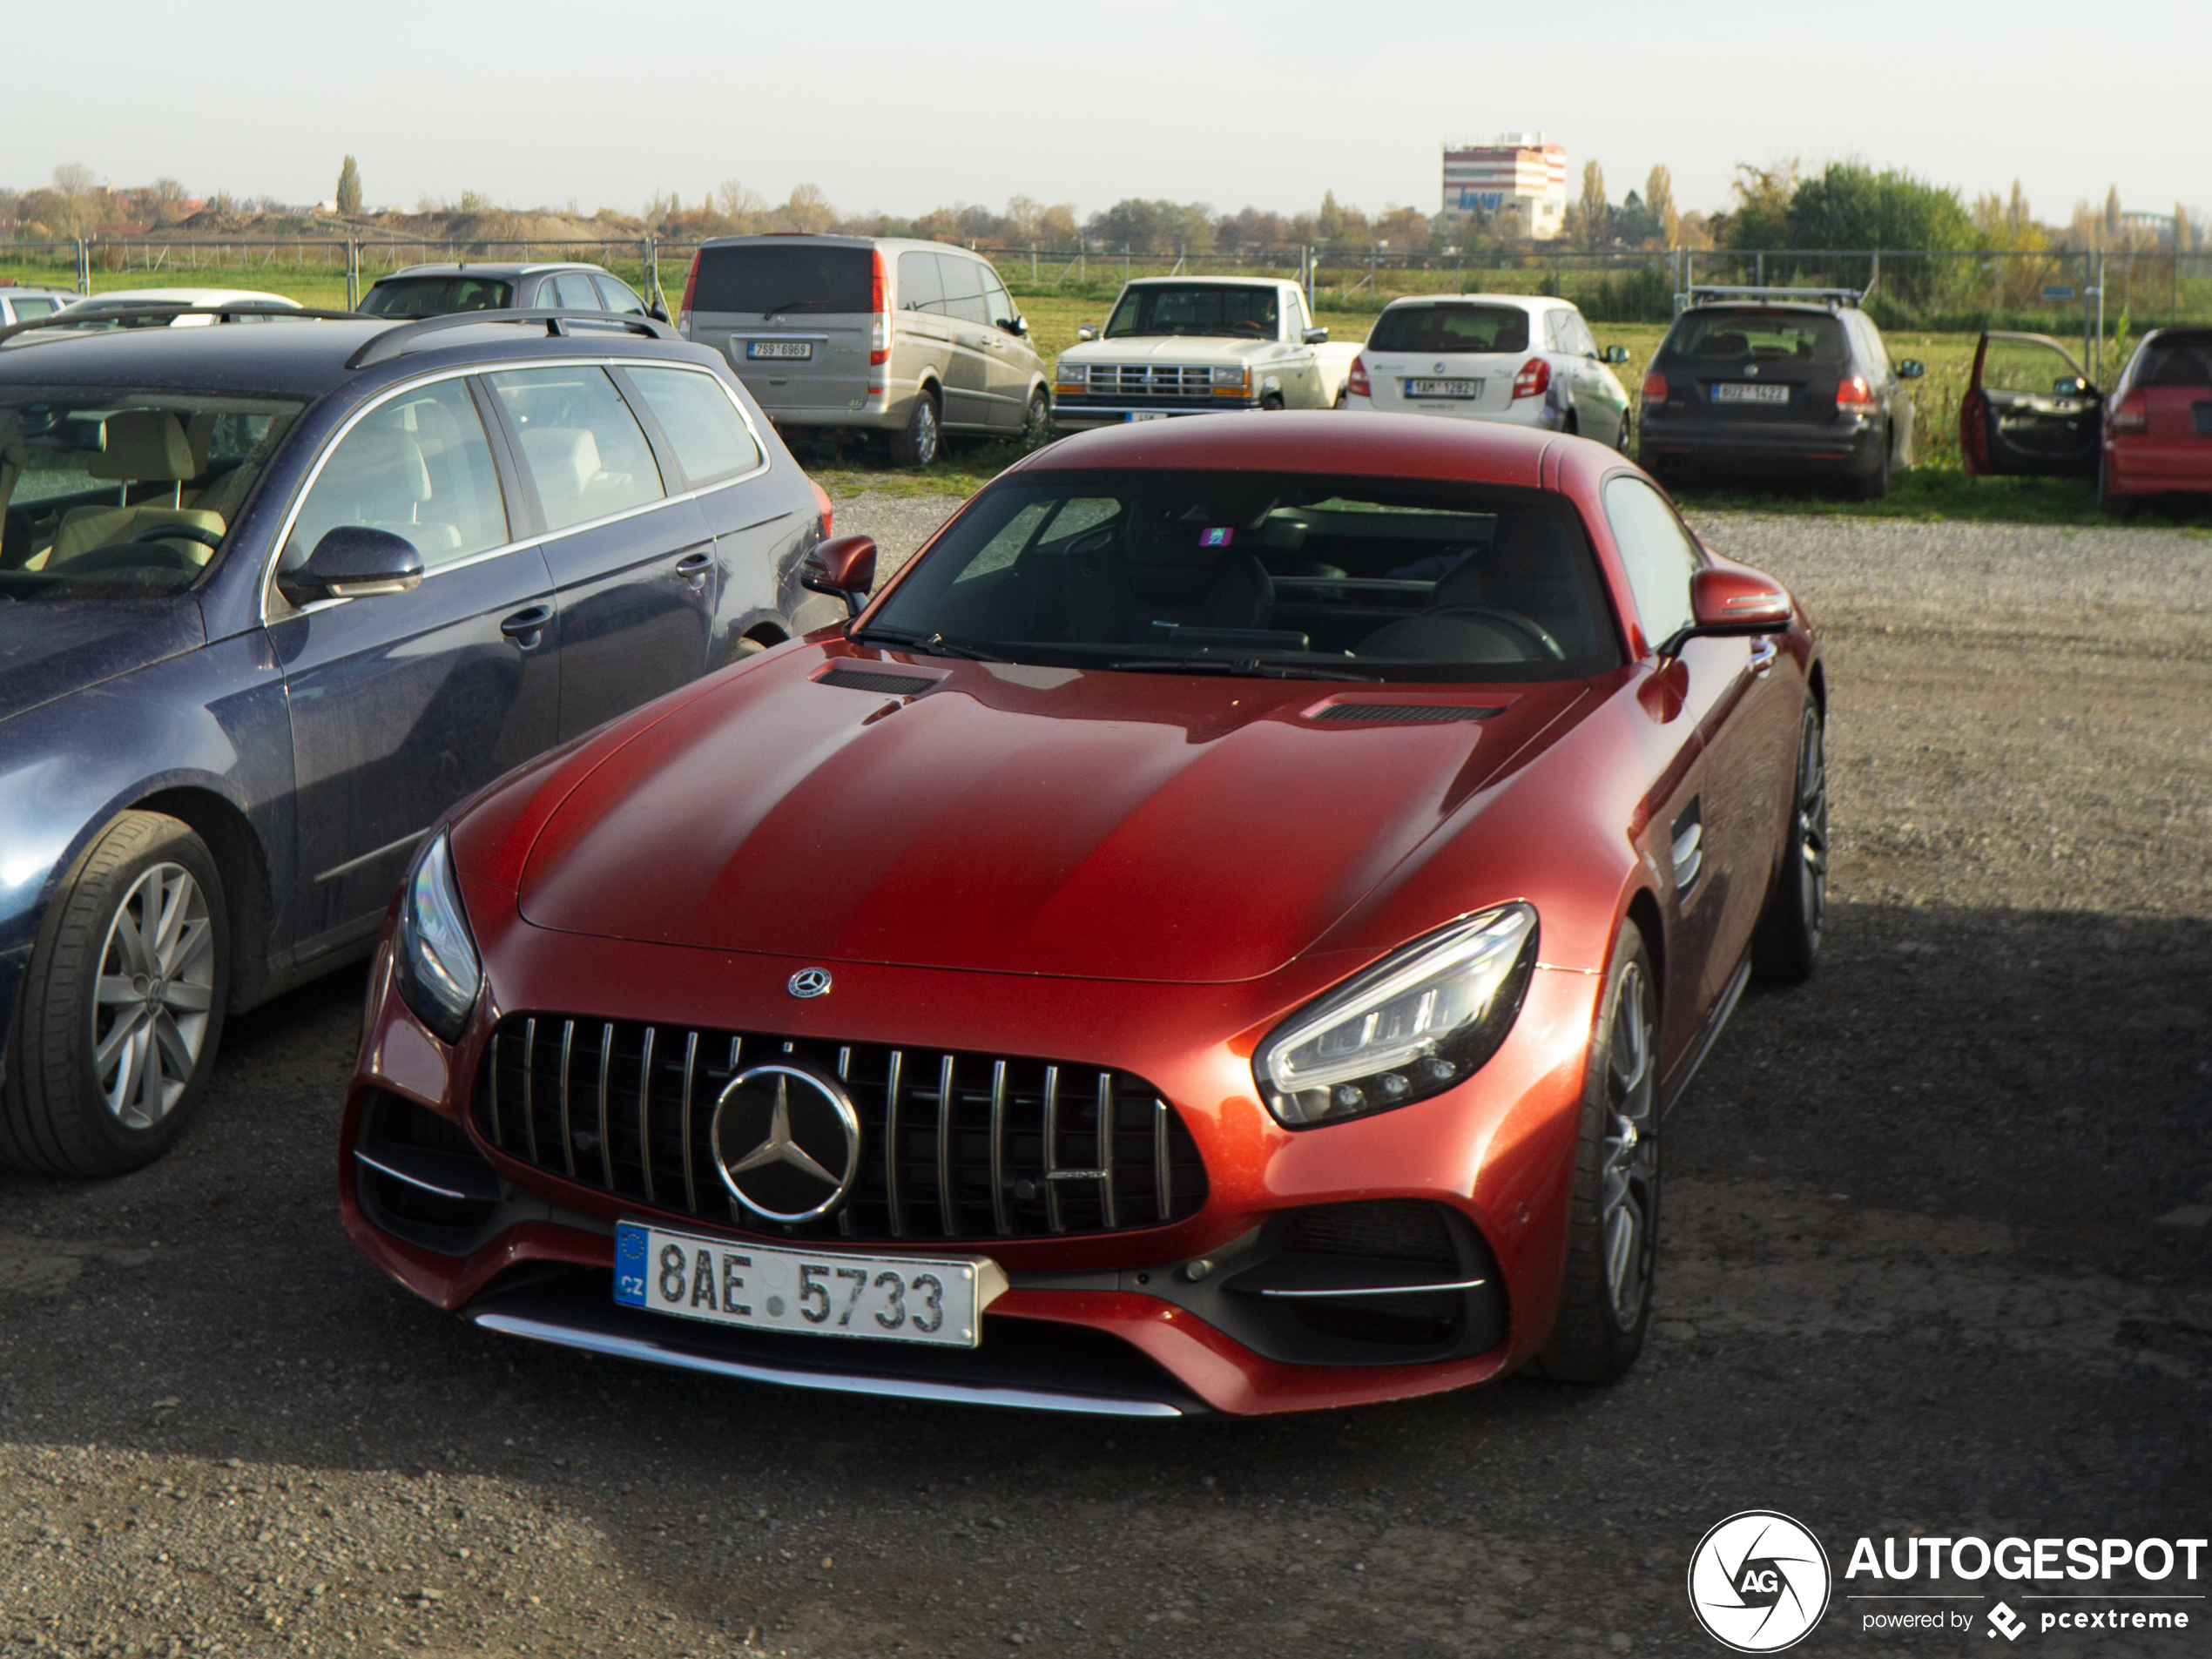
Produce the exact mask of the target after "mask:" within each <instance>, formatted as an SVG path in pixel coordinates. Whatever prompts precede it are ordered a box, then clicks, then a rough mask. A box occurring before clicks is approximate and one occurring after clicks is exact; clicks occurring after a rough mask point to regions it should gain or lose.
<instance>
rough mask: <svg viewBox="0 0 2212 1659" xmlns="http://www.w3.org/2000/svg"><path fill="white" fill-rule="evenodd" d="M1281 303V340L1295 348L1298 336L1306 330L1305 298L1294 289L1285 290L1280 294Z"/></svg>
mask: <svg viewBox="0 0 2212 1659" xmlns="http://www.w3.org/2000/svg"><path fill="white" fill-rule="evenodd" d="M1282 302H1283V338H1284V339H1285V340H1287V341H1290V342H1291V345H1293V346H1295V345H1297V344H1298V336H1299V335H1301V334H1304V333H1305V329H1306V321H1305V296H1303V295H1302V294H1300V293H1298V290H1297V289H1296V288H1285V289H1284V290H1283V293H1282Z"/></svg>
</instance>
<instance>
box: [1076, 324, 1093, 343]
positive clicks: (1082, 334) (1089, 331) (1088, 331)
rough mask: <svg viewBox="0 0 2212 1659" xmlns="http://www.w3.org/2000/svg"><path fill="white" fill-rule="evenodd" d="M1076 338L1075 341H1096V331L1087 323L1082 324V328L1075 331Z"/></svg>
mask: <svg viewBox="0 0 2212 1659" xmlns="http://www.w3.org/2000/svg"><path fill="white" fill-rule="evenodd" d="M1097 338H1098V330H1096V328H1094V327H1091V326H1090V325H1089V323H1084V324H1083V325H1082V327H1078V328H1077V329H1076V339H1077V340H1096V339H1097Z"/></svg>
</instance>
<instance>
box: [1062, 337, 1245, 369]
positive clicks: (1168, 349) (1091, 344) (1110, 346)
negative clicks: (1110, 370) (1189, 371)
mask: <svg viewBox="0 0 2212 1659" xmlns="http://www.w3.org/2000/svg"><path fill="white" fill-rule="evenodd" d="M1284 352H1285V347H1284V345H1283V343H1282V342H1281V341H1276V340H1238V339H1236V338H1234V337H1233V336H1231V335H1228V334H1128V335H1124V336H1123V338H1121V339H1119V340H1087V341H1084V342H1083V343H1082V345H1080V346H1071V347H1069V348H1068V349H1067V350H1066V351H1063V352H1062V353H1061V354H1060V358H1059V361H1062V362H1065V363H1154V362H1158V363H1250V362H1257V361H1259V360H1260V359H1261V358H1264V357H1272V356H1278V355H1281V354H1284Z"/></svg>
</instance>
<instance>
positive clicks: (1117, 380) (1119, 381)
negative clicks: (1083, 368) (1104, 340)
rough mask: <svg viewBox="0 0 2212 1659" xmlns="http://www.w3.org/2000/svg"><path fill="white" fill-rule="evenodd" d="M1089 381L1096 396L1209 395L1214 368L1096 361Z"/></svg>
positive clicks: (1090, 389)
mask: <svg viewBox="0 0 2212 1659" xmlns="http://www.w3.org/2000/svg"><path fill="white" fill-rule="evenodd" d="M1086 384H1087V385H1088V387H1089V391H1090V395H1091V396H1093V397H1209V396H1211V395H1212V393H1213V370H1211V368H1176V367H1173V366H1167V367H1161V368H1150V367H1147V366H1146V365H1144V364H1142V363H1097V364H1094V365H1093V366H1092V368H1091V370H1090V374H1089V378H1088V381H1087V382H1086Z"/></svg>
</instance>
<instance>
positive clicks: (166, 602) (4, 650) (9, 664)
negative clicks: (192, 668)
mask: <svg viewBox="0 0 2212 1659" xmlns="http://www.w3.org/2000/svg"><path fill="white" fill-rule="evenodd" d="M206 642H207V624H206V621H205V620H204V619H203V618H202V617H201V615H200V610H199V602H198V601H197V600H195V599H193V598H192V597H190V596H189V595H179V596H175V597H169V598H161V599H88V600H81V601H76V602H71V601H66V600H60V601H46V600H38V601H31V602H29V603H24V602H15V603H10V602H7V601H4V600H0V720H10V719H13V718H15V717H16V716H17V715H18V714H23V713H25V712H27V711H30V710H31V709H35V708H37V707H38V706H39V705H41V704H45V703H51V702H52V701H53V700H54V699H55V698H60V697H67V696H68V695H69V694H70V693H71V692H72V691H83V690H84V689H85V688H86V687H87V686H91V685H98V684H100V682H102V681H103V680H111V679H113V678H116V677H117V676H118V675H121V674H128V673H130V672H131V671H132V670H134V669H139V668H144V667H145V666H147V665H148V664H152V663H158V662H160V661H162V660H163V659H165V658H170V657H175V656H178V655H180V654H181V653H183V652H185V651H191V650H192V649H193V648H194V647H196V646H199V645H203V644H206Z"/></svg>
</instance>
